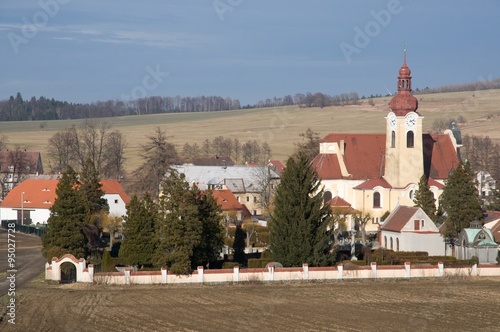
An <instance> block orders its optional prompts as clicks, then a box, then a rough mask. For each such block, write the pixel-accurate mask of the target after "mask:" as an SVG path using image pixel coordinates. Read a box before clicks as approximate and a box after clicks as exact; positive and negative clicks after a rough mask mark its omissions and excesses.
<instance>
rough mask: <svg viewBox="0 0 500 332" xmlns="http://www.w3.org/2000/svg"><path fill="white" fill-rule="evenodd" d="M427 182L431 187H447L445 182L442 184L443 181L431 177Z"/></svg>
mask: <svg viewBox="0 0 500 332" xmlns="http://www.w3.org/2000/svg"><path fill="white" fill-rule="evenodd" d="M427 184H428V185H429V187H436V188H438V189H444V187H445V185H444V184H442V183H441V182H437V181H436V180H434V179H433V178H429V179H428V180H427Z"/></svg>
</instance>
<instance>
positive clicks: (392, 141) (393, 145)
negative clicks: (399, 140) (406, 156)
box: [391, 130, 396, 148]
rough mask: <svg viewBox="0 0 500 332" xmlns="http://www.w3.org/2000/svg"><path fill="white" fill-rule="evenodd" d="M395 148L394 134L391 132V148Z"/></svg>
mask: <svg viewBox="0 0 500 332" xmlns="http://www.w3.org/2000/svg"><path fill="white" fill-rule="evenodd" d="M395 147H396V132H395V131H394V130H393V131H391V148H395Z"/></svg>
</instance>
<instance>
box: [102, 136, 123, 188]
mask: <svg viewBox="0 0 500 332" xmlns="http://www.w3.org/2000/svg"><path fill="white" fill-rule="evenodd" d="M126 145H127V143H126V140H125V137H123V134H122V133H121V132H120V131H118V130H114V131H112V132H111V133H110V134H109V135H108V136H107V140H106V144H105V147H104V156H105V158H104V167H103V175H104V177H105V178H108V179H111V178H114V179H116V180H120V179H121V178H122V175H123V172H124V170H123V164H124V163H125V157H124V150H125V147H126Z"/></svg>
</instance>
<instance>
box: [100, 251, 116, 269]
mask: <svg viewBox="0 0 500 332" xmlns="http://www.w3.org/2000/svg"><path fill="white" fill-rule="evenodd" d="M114 267H115V264H113V259H112V258H111V254H110V253H109V251H107V250H104V253H103V254H102V261H101V271H102V272H113V271H114Z"/></svg>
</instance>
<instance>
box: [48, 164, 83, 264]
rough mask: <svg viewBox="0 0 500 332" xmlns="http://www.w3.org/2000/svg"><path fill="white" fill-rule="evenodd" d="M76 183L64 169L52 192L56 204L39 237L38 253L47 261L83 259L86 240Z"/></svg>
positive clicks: (67, 169)
mask: <svg viewBox="0 0 500 332" xmlns="http://www.w3.org/2000/svg"><path fill="white" fill-rule="evenodd" d="M78 186H79V181H78V179H77V175H76V173H75V171H74V170H73V168H71V167H70V166H68V167H67V168H66V171H65V172H64V173H63V174H62V177H61V179H60V180H59V183H58V184H57V188H56V196H57V198H56V200H55V201H54V204H53V205H52V207H51V208H50V217H49V219H48V220H47V229H46V232H45V234H44V235H43V236H42V245H43V249H42V253H43V255H44V256H45V258H47V259H48V260H50V259H51V258H52V257H54V256H56V257H60V256H61V255H63V254H68V253H69V254H72V255H74V256H75V257H76V258H85V257H86V255H87V253H88V246H87V239H86V237H85V234H84V232H83V229H84V226H85V218H86V207H85V205H84V203H83V202H82V200H81V199H80V197H81V196H80V194H79V193H78Z"/></svg>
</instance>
